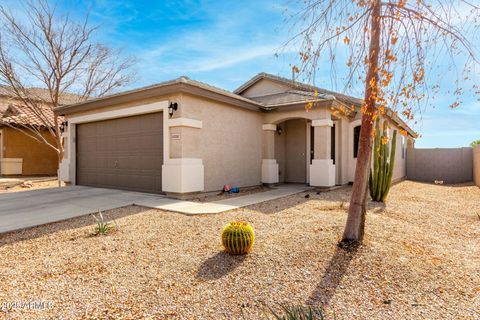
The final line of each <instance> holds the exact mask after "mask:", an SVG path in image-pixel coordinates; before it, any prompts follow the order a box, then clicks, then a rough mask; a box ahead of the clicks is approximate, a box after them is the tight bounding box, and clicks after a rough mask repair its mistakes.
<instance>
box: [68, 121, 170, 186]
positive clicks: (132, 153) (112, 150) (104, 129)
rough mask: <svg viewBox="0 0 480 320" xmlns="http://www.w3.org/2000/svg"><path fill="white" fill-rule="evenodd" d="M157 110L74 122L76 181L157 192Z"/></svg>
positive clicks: (160, 130)
mask: <svg viewBox="0 0 480 320" xmlns="http://www.w3.org/2000/svg"><path fill="white" fill-rule="evenodd" d="M162 164H163V117H162V114H161V113H154V114H148V115H141V116H134V117H127V118H120V119H112V120H106V121H99V122H92V123H85V124H79V125H77V184H80V185H90V186H97V187H105V188H119V189H127V190H135V191H142V192H154V193H159V192H161V185H162V183H161V181H162V177H161V174H162V171H161V170H162Z"/></svg>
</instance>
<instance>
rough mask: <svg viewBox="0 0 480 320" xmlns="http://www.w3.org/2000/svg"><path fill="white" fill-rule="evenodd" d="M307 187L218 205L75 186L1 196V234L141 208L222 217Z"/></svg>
mask: <svg viewBox="0 0 480 320" xmlns="http://www.w3.org/2000/svg"><path fill="white" fill-rule="evenodd" d="M306 189H309V187H307V186H305V185H282V186H279V187H278V188H277V189H273V190H271V191H265V192H260V193H254V194H250V195H246V196H241V197H236V198H232V199H226V200H221V201H215V202H204V203H200V202H193V201H182V200H176V199H169V198H166V197H164V196H161V195H154V194H146V193H139V192H130V191H121V190H113V189H100V188H90V187H83V186H72V187H64V188H51V189H41V190H31V191H20V192H12V193H3V194H0V233H3V232H8V231H14V230H18V229H24V228H28V227H33V226H38V225H42V224H46V223H51V222H56V221H61V220H65V219H69V218H73V217H79V216H83V215H86V214H90V213H95V212H98V211H99V210H100V211H104V210H110V209H115V208H120V207H124V206H128V205H132V204H135V205H138V206H144V207H149V208H156V209H162V210H167V211H174V212H179V213H183V214H191V215H195V214H207V213H219V212H223V211H227V210H232V209H236V208H240V207H244V206H248V205H252V204H256V203H260V202H264V201H269V200H274V199H278V198H281V197H285V196H288V195H292V194H295V193H299V192H302V191H304V190H306Z"/></svg>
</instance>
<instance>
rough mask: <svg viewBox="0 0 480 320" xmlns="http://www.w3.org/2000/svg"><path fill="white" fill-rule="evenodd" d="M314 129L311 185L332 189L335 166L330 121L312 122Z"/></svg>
mask: <svg viewBox="0 0 480 320" xmlns="http://www.w3.org/2000/svg"><path fill="white" fill-rule="evenodd" d="M312 127H313V128H314V146H313V160H312V164H311V165H310V185H311V186H315V187H332V186H334V185H335V165H334V164H333V160H332V159H331V152H332V150H331V127H333V121H332V120H330V119H319V120H312Z"/></svg>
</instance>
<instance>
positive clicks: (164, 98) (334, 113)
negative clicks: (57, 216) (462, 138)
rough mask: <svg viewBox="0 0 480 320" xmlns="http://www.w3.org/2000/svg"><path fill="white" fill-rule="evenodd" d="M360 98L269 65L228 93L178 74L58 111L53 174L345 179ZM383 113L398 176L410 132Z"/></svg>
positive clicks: (150, 181) (95, 181)
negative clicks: (62, 146)
mask: <svg viewBox="0 0 480 320" xmlns="http://www.w3.org/2000/svg"><path fill="white" fill-rule="evenodd" d="M312 101H314V102H315V103H314V105H313V107H312V108H311V109H310V110H308V111H307V110H306V104H308V103H309V102H312ZM361 105H362V100H361V99H357V98H353V97H349V96H346V95H343V94H339V93H336V92H332V91H328V90H323V89H321V88H316V87H312V86H309V85H306V84H302V83H298V82H294V81H292V80H289V79H286V78H281V77H278V76H274V75H271V74H266V73H260V74H258V75H256V76H255V77H253V78H252V79H250V80H249V81H247V82H246V83H245V84H243V85H242V86H240V87H239V88H238V89H237V90H235V91H234V92H230V91H226V90H222V89H219V88H216V87H213V86H211V85H208V84H205V83H202V82H198V81H195V80H191V79H189V78H187V77H180V78H178V79H175V80H172V81H167V82H163V83H159V84H155V85H151V86H147V87H143V88H140V89H135V90H131V91H125V92H121V93H116V94H112V95H109V96H105V97H101V98H97V99H92V100H88V101H86V102H83V103H77V104H71V105H66V106H62V107H58V108H57V109H55V112H57V113H58V114H59V115H62V116H64V117H65V118H66V119H67V121H68V129H67V130H66V133H65V139H66V150H67V152H66V155H65V158H64V160H63V161H62V163H61V164H60V170H59V178H60V179H61V180H63V181H66V182H69V183H71V184H77V185H86V186H94V187H105V188H118V189H127V190H135V191H142V192H152V193H167V194H177V195H178V194H185V193H192V192H206V191H215V190H221V189H222V187H223V186H224V185H225V184H227V183H228V184H231V185H234V186H238V187H246V186H256V185H260V184H262V183H264V184H274V183H305V184H310V185H312V186H319V187H331V186H335V185H343V184H347V183H349V182H352V181H353V179H354V171H355V163H356V153H357V150H358V135H359V132H360V130H359V129H360V124H361V114H360V111H359V109H360V107H361ZM385 118H386V120H387V121H389V123H390V124H391V127H392V128H401V129H402V132H406V134H405V135H398V138H397V139H398V141H397V150H398V152H397V155H396V162H395V170H394V179H395V180H398V179H402V178H403V177H405V175H406V170H405V158H406V157H405V148H406V146H407V143H410V144H412V143H413V139H414V138H415V137H416V134H415V132H413V131H412V130H411V129H410V128H409V127H408V126H407V124H406V123H405V122H403V121H402V120H401V119H400V118H399V117H397V116H396V115H395V114H394V113H393V112H389V113H388V114H387V115H386V116H385Z"/></svg>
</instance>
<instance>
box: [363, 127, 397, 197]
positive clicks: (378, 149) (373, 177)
mask: <svg viewBox="0 0 480 320" xmlns="http://www.w3.org/2000/svg"><path fill="white" fill-rule="evenodd" d="M387 126H388V124H387V121H384V122H383V128H382V132H380V125H379V122H378V121H377V123H376V124H375V140H374V146H373V170H372V169H370V179H369V189H370V196H371V197H372V200H373V201H381V202H385V200H386V199H387V195H388V192H389V191H390V186H391V185H392V176H393V169H394V166H395V149H396V146H397V130H394V131H393V136H392V143H391V150H390V157H389V156H388V153H387V143H388V137H387Z"/></svg>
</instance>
